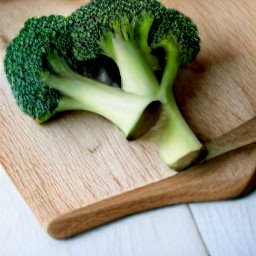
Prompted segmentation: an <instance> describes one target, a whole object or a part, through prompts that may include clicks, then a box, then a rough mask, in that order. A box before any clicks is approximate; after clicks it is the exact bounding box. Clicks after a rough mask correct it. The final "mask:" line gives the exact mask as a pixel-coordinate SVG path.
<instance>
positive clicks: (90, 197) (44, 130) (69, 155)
mask: <svg viewBox="0 0 256 256" xmlns="http://www.w3.org/2000/svg"><path fill="white" fill-rule="evenodd" d="M164 3H165V4H166V5H167V6H168V7H175V8H177V9H179V10H181V11H183V12H184V13H186V14H187V15H189V16H190V17H191V18H192V19H193V20H194V21H195V23H196V24H198V27H199V31H200V35H201V39H202V51H201V53H200V54H199V56H198V58H197V60H196V61H195V62H194V63H193V64H192V65H190V66H189V67H187V68H186V69H183V70H181V72H180V74H179V76H178V78H177V81H176V84H175V94H176V97H177V101H178V103H179V106H180V108H181V110H182V112H183V114H184V116H185V118H186V119H187V120H188V122H189V124H190V125H191V127H192V128H193V130H194V131H195V132H196V133H197V135H198V136H199V138H200V139H201V140H202V141H203V142H206V141H209V140H212V139H214V138H216V137H218V136H220V135H222V134H223V133H225V132H227V131H229V130H231V129H232V128H234V127H236V126H238V125H240V124H242V123H244V122H245V121H247V120H248V119H250V118H252V117H253V116H255V114H256V100H255V98H256V85H255V80H256V72H254V69H255V66H256V65H255V63H256V45H255V40H256V35H255V34H254V30H253V29H252V28H255V26H256V20H255V11H256V4H255V2H254V1H253V0H251V1H240V2H239V3H238V2H235V1H231V2H230V3H224V2H222V1H220V0H217V1H215V2H214V3H212V2H211V3H208V2H206V1H203V0H195V1H193V2H191V1H189V0H185V1H165V2H164ZM81 4H82V1H72V2H71V1H64V0H62V1H61V0H59V1H54V2H53V1H50V2H47V4H45V1H42V0H41V1H37V2H34V1H30V0H27V1H15V0H12V1H0V47H1V48H0V49H1V65H2V61H3V58H4V53H5V49H6V46H7V45H8V43H9V42H10V40H11V39H12V38H13V37H14V36H15V34H16V33H17V32H18V30H19V29H20V28H21V27H22V25H23V22H24V21H25V20H26V19H27V18H29V17H31V16H41V15H45V14H50V13H60V14H64V15H68V14H69V13H70V12H72V11H73V10H74V9H75V8H77V7H79V6H80V5H81ZM0 84H1V88H0V127H1V134H0V135H1V137H0V139H1V141H0V142H1V143H0V161H1V164H3V166H4V167H5V169H6V171H7V173H8V175H9V176H10V177H11V179H12V180H13V182H14V184H15V185H16V187H17V188H18V190H19V191H20V193H21V194H22V196H23V197H24V198H25V200H26V201H27V203H28V204H29V206H30V207H31V209H32V211H33V212H34V213H35V215H36V217H37V218H38V219H39V221H40V222H41V224H42V225H43V226H44V228H45V229H47V228H48V225H49V223H51V222H52V221H53V220H55V219H58V218H59V217H60V216H62V215H64V214H67V213H70V212H72V211H74V210H76V209H80V208H83V207H86V206H89V205H91V204H93V203H96V202H101V201H102V200H103V199H107V198H111V197H113V196H114V195H119V194H122V193H124V192H126V191H129V190H134V189H136V188H139V187H142V186H145V185H147V184H151V183H153V182H157V181H160V180H162V179H164V178H166V177H168V176H170V175H173V174H174V172H173V171H172V170H170V169H169V168H167V166H166V165H165V164H164V163H163V162H162V161H161V160H160V159H159V157H158V155H157V151H156V148H155V146H154V144H153V143H151V142H149V141H148V140H147V138H146V137H144V138H141V139H139V140H137V141H134V142H127V141H126V140H125V139H124V138H123V136H122V134H121V132H120V131H119V130H118V129H117V128H115V127H114V126H113V125H112V124H111V123H110V122H108V121H106V120H105V119H103V118H101V117H98V116H96V115H93V114H90V113H85V112H72V113H66V114H62V115H60V116H58V117H57V119H55V120H52V121H50V122H48V123H47V124H44V125H42V126H40V125H38V124H36V123H35V122H34V121H33V120H31V119H30V118H29V117H27V116H25V115H24V114H23V113H21V112H20V110H19V109H18V107H17V106H16V105H15V102H14V99H13V97H12V95H11V91H10V88H9V86H8V83H7V81H6V78H5V75H4V73H3V68H2V66H1V82H0Z"/></svg>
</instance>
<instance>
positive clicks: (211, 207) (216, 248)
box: [190, 191, 256, 256]
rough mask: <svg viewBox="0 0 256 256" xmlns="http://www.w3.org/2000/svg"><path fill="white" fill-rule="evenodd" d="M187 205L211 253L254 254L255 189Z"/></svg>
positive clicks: (255, 229) (235, 255)
mask: <svg viewBox="0 0 256 256" xmlns="http://www.w3.org/2000/svg"><path fill="white" fill-rule="evenodd" d="M190 207H191V210H192V213H193V215H194V219H195V221H196V223H197V226H198V229H199V231H200V233H201V236H202V237H203V239H204V242H205V244H206V246H207V248H208V250H209V252H210V255H216V256H226V255H227V256H231V255H232V256H255V255H256V191H255V192H254V193H252V194H250V195H249V196H247V197H245V198H242V199H237V200H229V201H226V202H213V203H200V204H199V203H196V204H190Z"/></svg>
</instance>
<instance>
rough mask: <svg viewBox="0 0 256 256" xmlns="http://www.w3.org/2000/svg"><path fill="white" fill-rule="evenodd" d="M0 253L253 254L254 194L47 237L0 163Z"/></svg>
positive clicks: (94, 255) (13, 255) (255, 251)
mask: <svg viewBox="0 0 256 256" xmlns="http://www.w3.org/2000/svg"><path fill="white" fill-rule="evenodd" d="M0 207H1V208H0V209H1V212H0V213H1V214H0V230H1V232H0V255H1V256H34V255H36V256H45V255H49V256H55V255H56V256H60V255H61V256H80V255H86V256H158V255H159V256H170V255H174V256H185V255H188V256H201V255H202V256H205V255H211V256H215V255H216V256H226V255H227V256H236V255H237V256H255V255H256V192H254V193H252V194H250V195H249V196H247V197H245V198H242V199H237V200H232V201H226V202H214V203H196V204H188V205H177V206H171V207H164V208H161V209H157V210H152V211H149V212H145V213H141V214H137V215H133V216H130V217H126V218H123V219H121V220H118V221H115V222H112V223H110V224H107V225H104V226H101V227H99V228H96V229H93V230H91V231H87V232H85V233H83V234H81V235H78V236H76V237H74V238H70V239H67V240H54V239H52V238H51V237H49V236H48V235H47V234H46V233H45V232H44V230H43V229H42V228H41V226H40V225H39V223H38V222H37V220H36V219H35V217H34V215H33V213H32V211H31V210H30V209H29V208H28V206H27V205H26V203H25V201H24V199H23V198H22V197H21V196H20V194H19V193H18V191H17V190H16V188H15V187H14V185H13V184H12V182H11V180H10V179H9V177H8V176H7V174H6V173H5V171H4V170H3V168H2V167H0Z"/></svg>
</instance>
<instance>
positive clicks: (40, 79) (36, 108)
mask: <svg viewBox="0 0 256 256" xmlns="http://www.w3.org/2000/svg"><path fill="white" fill-rule="evenodd" d="M66 27H67V24H66V18H64V17H63V16H59V15H51V16H47V17H46V16H43V17H40V18H30V19H29V20H27V21H26V22H25V24H24V27H23V29H22V30H21V31H20V32H19V34H18V35H17V36H16V37H15V38H14V39H13V41H12V42H11V44H10V45H9V46H8V48H7V52H6V57H5V62H4V66H5V72H6V75H7V79H8V81H9V83H10V85H11V89H12V92H13V95H14V97H15V99H16V102H17V104H18V106H19V107H20V108H21V110H22V111H23V112H25V113H26V114H28V115H30V116H31V117H33V118H34V119H35V120H36V121H38V122H39V123H42V122H45V121H46V120H48V119H49V118H51V117H52V116H53V115H54V114H56V113H57V112H62V111H66V110H75V109H80V110H87V111H91V112H94V113H97V114H99V115H101V116H103V117H105V118H107V119H109V120H110V121H112V122H113V123H114V124H115V125H117V127H119V128H120V129H121V130H122V132H123V133H124V134H125V136H126V137H127V138H128V139H134V138H137V137H138V136H141V135H142V134H144V133H145V132H146V131H147V130H148V129H149V128H150V127H151V126H152V125H153V124H154V123H155V122H156V120H157V118H158V115H157V113H158V112H159V107H160V105H161V104H160V102H159V101H157V100H155V99H154V98H153V97H146V96H139V95H134V94H131V93H127V92H124V91H121V90H120V89H118V88H113V87H110V86H108V85H106V84H103V83H100V82H98V81H96V80H93V79H90V78H88V77H85V76H81V75H79V74H78V73H76V72H75V71H73V70H72V69H71V68H70V67H69V65H68V64H67V63H66V61H65V60H64V59H66V58H67V56H68V53H65V56H64V55H63V56H62V54H61V53H64V49H65V47H66V44H67V39H66V34H67V33H66V32H67V29H66ZM69 59H70V60H71V59H72V57H70V58H69ZM152 113H155V115H154V114H153V115H152Z"/></svg>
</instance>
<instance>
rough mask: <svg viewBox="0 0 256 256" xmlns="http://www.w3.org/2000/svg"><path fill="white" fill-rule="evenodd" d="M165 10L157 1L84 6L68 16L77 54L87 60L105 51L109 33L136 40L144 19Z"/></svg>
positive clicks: (99, 0) (112, 0) (111, 0)
mask: <svg viewBox="0 0 256 256" xmlns="http://www.w3.org/2000/svg"><path fill="white" fill-rule="evenodd" d="M164 9H165V7H164V6H163V5H161V4H160V3H159V2H158V1H157V0H140V1H139V0H129V1H127V0H95V1H92V2H90V3H89V4H87V5H84V6H82V7H81V8H79V9H77V10H76V11H75V12H74V13H73V14H72V15H71V16H70V17H69V18H68V20H69V25H70V27H69V29H70V30H71V38H72V44H73V49H72V50H73V54H74V56H75V57H76V58H77V59H78V60H86V59H92V58H95V57H96V56H98V55H99V54H101V53H104V52H103V49H102V41H104V38H102V37H104V36H105V35H106V34H107V33H112V34H113V35H115V34H116V33H118V32H119V35H122V36H123V37H124V38H126V39H128V40H133V39H134V37H136V36H137V35H136V32H137V31H136V29H137V27H138V25H139V24H140V21H142V20H145V19H147V18H149V20H150V19H151V18H158V17H160V16H161V12H163V10H164ZM150 22H151V21H150ZM151 23H152V22H151Z"/></svg>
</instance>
